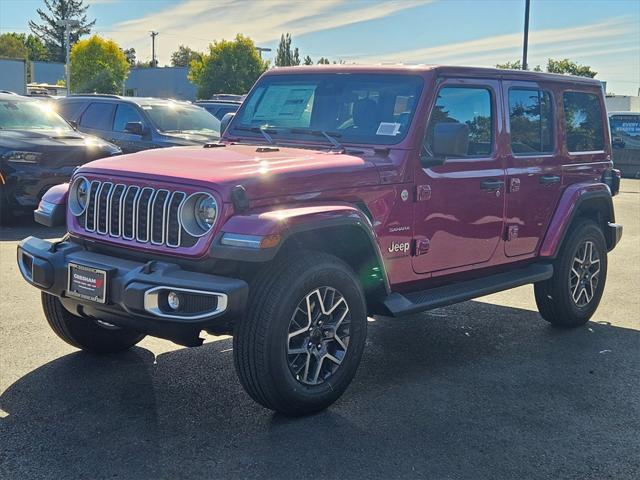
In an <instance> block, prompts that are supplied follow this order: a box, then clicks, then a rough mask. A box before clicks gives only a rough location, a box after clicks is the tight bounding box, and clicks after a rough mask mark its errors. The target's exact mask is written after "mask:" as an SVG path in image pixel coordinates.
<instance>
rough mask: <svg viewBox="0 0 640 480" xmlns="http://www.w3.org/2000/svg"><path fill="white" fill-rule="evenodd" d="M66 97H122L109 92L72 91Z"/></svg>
mask: <svg viewBox="0 0 640 480" xmlns="http://www.w3.org/2000/svg"><path fill="white" fill-rule="evenodd" d="M67 96H68V97H100V98H122V96H121V95H113V94H111V93H72V94H71V95H67Z"/></svg>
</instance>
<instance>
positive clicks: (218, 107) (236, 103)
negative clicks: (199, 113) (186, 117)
mask: <svg viewBox="0 0 640 480" xmlns="http://www.w3.org/2000/svg"><path fill="white" fill-rule="evenodd" d="M244 97H245V95H231V94H220V95H213V96H212V97H211V98H210V99H209V100H198V101H197V102H196V105H200V106H201V107H202V108H204V109H205V110H206V111H207V112H209V113H210V114H211V115H213V116H214V117H216V118H217V119H218V120H222V117H224V116H225V115H226V114H227V113H236V112H237V111H238V108H240V105H242V101H243V100H244Z"/></svg>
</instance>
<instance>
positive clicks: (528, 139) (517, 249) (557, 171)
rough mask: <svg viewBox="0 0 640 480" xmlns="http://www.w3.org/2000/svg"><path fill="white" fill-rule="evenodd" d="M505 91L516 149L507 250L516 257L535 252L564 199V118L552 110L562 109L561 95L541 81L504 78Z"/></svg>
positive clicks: (511, 162)
mask: <svg viewBox="0 0 640 480" xmlns="http://www.w3.org/2000/svg"><path fill="white" fill-rule="evenodd" d="M503 92H504V100H503V101H504V103H505V107H506V109H507V111H508V112H509V114H508V118H507V119H506V120H507V130H508V131H509V140H510V141H509V144H510V147H511V152H510V153H509V154H508V155H507V157H506V162H507V163H506V165H507V206H506V217H505V221H506V232H507V233H506V241H505V244H504V252H505V255H506V256H508V257H516V256H519V255H530V254H533V253H534V252H535V251H536V248H537V246H538V243H539V242H540V240H541V239H542V236H543V235H544V233H545V232H546V230H547V226H548V223H549V221H550V219H551V217H552V215H553V212H554V210H555V206H556V204H557V202H558V199H559V197H560V193H561V188H562V165H561V163H562V162H561V161H560V158H561V154H560V147H561V146H560V145H557V143H558V140H557V139H556V137H557V135H556V133H555V132H558V131H559V126H558V125H557V123H558V121H559V119H558V116H557V115H554V113H553V112H554V111H559V110H560V107H559V103H558V102H560V101H561V99H559V98H556V97H555V96H554V94H553V90H552V87H551V86H548V87H546V86H545V85H541V84H539V83H536V82H518V81H504V82H503ZM554 104H555V108H554Z"/></svg>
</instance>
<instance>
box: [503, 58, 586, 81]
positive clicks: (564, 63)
mask: <svg viewBox="0 0 640 480" xmlns="http://www.w3.org/2000/svg"><path fill="white" fill-rule="evenodd" d="M496 68H504V69H510V70H522V62H521V61H520V60H516V61H514V62H506V63H499V64H497V65H496ZM528 70H533V71H534V72H541V71H542V68H540V65H536V66H535V67H534V68H533V69H531V68H529V69H528ZM545 71H546V72H548V73H561V74H566V75H577V76H579V77H589V78H593V77H595V76H596V75H597V74H598V72H594V71H593V70H591V67H590V66H588V65H580V64H579V63H576V62H572V61H571V60H569V59H568V58H563V59H561V60H554V59H553V58H549V59H547V66H546V70H545Z"/></svg>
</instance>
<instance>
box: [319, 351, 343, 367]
mask: <svg viewBox="0 0 640 480" xmlns="http://www.w3.org/2000/svg"><path fill="white" fill-rule="evenodd" d="M322 358H328V359H329V360H331V361H332V362H333V363H335V364H336V365H340V364H341V363H342V360H338V359H337V358H336V357H334V356H333V355H331V354H330V353H327V354H326V355H325V356H324V357H322Z"/></svg>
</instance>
